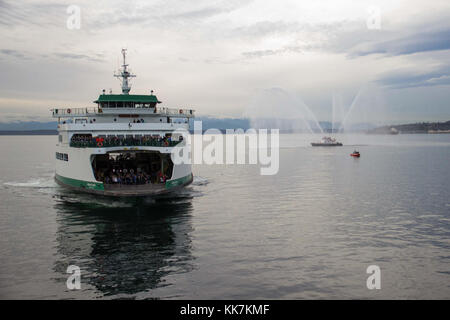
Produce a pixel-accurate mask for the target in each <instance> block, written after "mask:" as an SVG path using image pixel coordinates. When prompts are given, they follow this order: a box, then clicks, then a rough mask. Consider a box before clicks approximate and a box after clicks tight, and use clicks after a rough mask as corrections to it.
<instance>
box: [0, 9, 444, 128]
mask: <svg viewBox="0 0 450 320" xmlns="http://www.w3.org/2000/svg"><path fill="white" fill-rule="evenodd" d="M69 5H77V6H79V8H80V9H81V27H80V29H69V28H68V27H67V19H68V18H69V17H70V14H68V13H67V8H68V7H69ZM377 10H379V12H380V20H377V18H376V17H377ZM378 22H379V24H378ZM0 39H1V44H0V66H1V70H2V71H1V78H0V121H1V122H9V121H13V120H22V121H29V120H39V121H49V120H51V118H50V116H49V115H50V112H49V109H50V108H51V107H85V106H91V105H92V101H93V100H95V99H96V98H97V96H98V95H99V94H100V93H101V90H102V89H106V90H107V91H109V89H110V88H111V89H112V90H113V92H115V93H119V92H120V83H119V81H118V80H117V79H115V78H114V77H113V76H112V75H113V72H114V71H115V70H116V69H117V68H118V66H119V61H120V50H121V48H122V47H126V48H128V51H129V55H128V57H129V63H130V66H131V68H132V70H133V71H134V73H136V75H137V77H136V78H134V79H133V81H132V89H131V93H136V94H149V92H150V90H151V89H153V90H155V93H156V94H157V96H158V98H159V99H160V100H162V101H163V102H164V105H165V106H167V107H177V108H178V107H193V108H195V109H196V110H197V114H198V115H210V116H216V117H240V116H242V115H245V114H246V113H245V112H246V110H248V106H249V104H252V103H254V102H252V101H255V96H257V97H260V98H261V93H263V95H262V96H264V95H270V93H271V92H273V90H276V91H277V92H278V91H282V92H286V93H287V94H289V95H293V96H296V97H297V98H300V99H301V100H303V102H304V103H305V104H306V105H307V106H308V107H309V109H311V111H312V113H313V114H314V115H315V116H316V117H317V118H318V120H331V119H332V117H333V115H332V114H333V112H332V110H333V107H332V106H333V103H332V102H333V100H334V101H335V104H336V101H340V102H339V104H340V105H339V108H338V109H339V110H341V109H342V110H343V111H342V110H341V111H340V112H341V113H344V114H345V112H347V111H348V110H349V109H350V107H351V106H352V102H353V107H352V108H353V109H355V110H356V111H355V112H357V111H358V110H357V109H359V112H360V113H364V112H369V110H370V112H371V113H370V117H371V118H376V117H377V116H379V117H378V118H379V119H378V120H384V121H386V122H391V123H397V122H401V121H416V120H419V121H422V120H425V121H433V120H450V90H449V89H450V54H449V53H450V1H448V0H442V1H441V0H430V1H423V0H420V1H414V0H413V1H412V0H408V1H394V0H389V1H377V0H371V1H336V0H331V1H299V0H292V1H286V0H275V1H269V0H262V1H258V0H253V1H252V0H225V1H218V0H195V1H194V0H193V1H182V0H161V1H159V0H158V1H144V0H142V1H141V0H134V1H133V0H128V1H118V0H96V1H92V0H91V1H80V0H70V1H65V0H58V1H56V0H55V1H47V0H36V1H30V0H28V1H17V0H15V1H12V0H0ZM358 95H360V96H361V97H362V96H364V99H363V98H361V100H360V101H357V103H355V101H354V99H355V97H357V96H358ZM260 98H259V100H261V99H260ZM367 101H371V102H367ZM271 107H275V106H271ZM346 110H347V111H346ZM282 111H283V108H282V107H280V112H282ZM335 112H336V111H335Z"/></svg>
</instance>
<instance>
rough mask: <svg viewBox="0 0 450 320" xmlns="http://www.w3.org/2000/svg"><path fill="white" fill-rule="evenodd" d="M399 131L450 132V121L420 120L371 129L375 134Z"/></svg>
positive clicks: (370, 131)
mask: <svg viewBox="0 0 450 320" xmlns="http://www.w3.org/2000/svg"><path fill="white" fill-rule="evenodd" d="M396 131H397V132H398V133H450V121H447V122H420V123H408V124H400V125H392V126H383V127H378V128H375V129H372V130H369V131H368V133H373V134H391V133H392V132H396Z"/></svg>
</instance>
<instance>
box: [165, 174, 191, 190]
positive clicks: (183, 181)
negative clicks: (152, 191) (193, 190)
mask: <svg viewBox="0 0 450 320" xmlns="http://www.w3.org/2000/svg"><path fill="white" fill-rule="evenodd" d="M192 179H193V177H192V173H191V174H188V175H187V176H184V177H181V178H178V179H175V180H169V181H166V189H171V188H173V187H176V186H181V185H183V184H186V183H189V182H190V181H192Z"/></svg>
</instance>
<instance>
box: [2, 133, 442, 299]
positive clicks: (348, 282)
mask: <svg viewBox="0 0 450 320" xmlns="http://www.w3.org/2000/svg"><path fill="white" fill-rule="evenodd" d="M318 138H319V137H318V136H310V135H281V137H280V139H281V146H282V148H281V150H280V171H279V173H278V174H277V175H275V176H261V175H259V167H258V166H256V165H249V166H237V165H234V166H230V165H228V166H225V165H223V166H220V165H216V166H207V165H197V166H194V169H193V170H194V175H195V180H194V183H193V184H192V185H191V186H190V187H188V188H187V189H185V190H184V191H183V192H182V193H181V194H180V195H179V196H177V197H176V198H171V199H160V200H151V199H146V200H141V201H139V202H133V201H131V202H130V201H127V200H124V199H115V200H111V199H109V198H102V197H93V196H88V195H82V194H75V193H73V192H68V191H66V190H65V189H63V188H61V187H58V186H56V185H55V183H54V182H53V165H54V150H53V148H54V144H55V143H56V136H29V137H28V136H13V137H5V136H1V137H0V150H1V157H0V168H1V175H0V234H1V238H0V256H1V263H0V298H3V299H4V298H13V299H22V298H31V299H60V298H63V299H72V298H74V299H80V298H106V299H110V298H137V299H144V298H162V299H181V298H187V299H207V298H210V299H235V298H236V299H256V298H258V299H259V298H261V299H302V298H330V299H337V298H343V299H350V298H364V299H399V298H408V299H417V298H438V299H449V298H450V135H398V136H369V135H351V136H340V137H339V139H340V140H343V142H344V143H345V144H347V145H348V146H344V147H341V148H326V149H321V148H312V147H309V146H308V144H309V142H311V141H312V140H317V139H318ZM352 145H358V147H357V148H358V149H359V150H360V151H361V154H362V157H361V158H360V159H352V158H351V157H350V156H349V153H351V152H352V151H353V149H354V146H352ZM71 264H75V265H77V266H79V267H80V268H81V290H79V291H77V290H75V291H70V290H68V289H67V288H66V279H67V277H68V274H66V269H67V267H68V266H69V265H71ZM373 264H375V265H378V266H380V268H381V290H368V289H367V287H366V279H367V277H368V276H369V275H368V274H366V268H367V267H368V266H369V265H373Z"/></svg>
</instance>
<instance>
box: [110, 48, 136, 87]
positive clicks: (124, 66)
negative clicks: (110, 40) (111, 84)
mask: <svg viewBox="0 0 450 320" xmlns="http://www.w3.org/2000/svg"><path fill="white" fill-rule="evenodd" d="M126 55H127V49H125V48H124V49H122V56H123V64H122V69H119V73H118V74H114V77H116V78H122V79H121V82H122V94H129V93H130V90H131V87H130V85H129V84H128V78H134V77H136V75H134V74H131V73H130V72H129V71H128V70H127V68H128V64H127V63H126Z"/></svg>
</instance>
